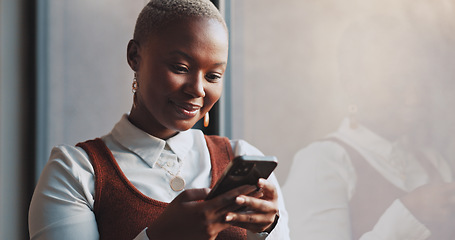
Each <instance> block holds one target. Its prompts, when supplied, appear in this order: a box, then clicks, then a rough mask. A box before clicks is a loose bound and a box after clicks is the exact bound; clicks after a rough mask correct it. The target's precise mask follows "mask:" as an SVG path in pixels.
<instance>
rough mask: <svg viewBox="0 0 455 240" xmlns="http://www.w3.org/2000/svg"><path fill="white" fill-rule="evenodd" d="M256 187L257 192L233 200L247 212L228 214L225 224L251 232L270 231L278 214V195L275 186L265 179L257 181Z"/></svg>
mask: <svg viewBox="0 0 455 240" xmlns="http://www.w3.org/2000/svg"><path fill="white" fill-rule="evenodd" d="M257 186H258V187H259V189H260V190H259V191H257V192H254V193H252V194H250V195H240V196H238V197H237V198H236V199H235V202H236V204H238V205H240V206H245V207H247V211H245V212H229V213H228V214H227V215H226V219H225V220H226V222H230V223H231V224H232V225H235V226H239V227H242V228H245V229H248V230H250V231H252V232H264V231H266V230H270V229H269V228H270V227H271V226H272V224H273V223H274V221H275V217H276V215H277V213H278V193H277V190H276V188H275V186H274V185H273V184H272V183H270V182H268V181H267V180H265V179H262V178H261V179H259V181H258V185H257Z"/></svg>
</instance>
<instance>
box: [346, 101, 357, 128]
mask: <svg viewBox="0 0 455 240" xmlns="http://www.w3.org/2000/svg"><path fill="white" fill-rule="evenodd" d="M358 111H359V108H358V107H357V105H355V104H350V105H349V106H348V113H349V127H350V128H351V129H356V128H357V127H358V126H359V124H358V123H357V120H356V115H357V112H358Z"/></svg>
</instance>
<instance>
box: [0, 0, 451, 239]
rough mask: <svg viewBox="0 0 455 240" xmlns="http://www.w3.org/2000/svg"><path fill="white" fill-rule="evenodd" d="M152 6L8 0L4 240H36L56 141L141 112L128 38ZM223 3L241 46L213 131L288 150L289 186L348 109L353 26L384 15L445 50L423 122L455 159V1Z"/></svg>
mask: <svg viewBox="0 0 455 240" xmlns="http://www.w3.org/2000/svg"><path fill="white" fill-rule="evenodd" d="M146 2H147V1H146V0H135V1H124V0H97V1H89V0H79V1H70V0H0V239H27V238H28V230H27V211H28V204H29V201H30V198H31V195H32V193H33V189H34V185H35V183H36V181H37V179H38V178H39V175H40V172H41V170H42V168H43V166H44V164H45V163H46V161H47V158H48V156H49V153H50V150H51V148H52V146H54V145H57V144H61V143H66V144H76V143H77V142H79V141H83V140H86V139H91V138H94V137H98V136H101V135H104V134H106V133H108V132H109V131H110V130H111V128H112V126H113V125H114V124H115V123H116V122H117V121H118V119H119V118H120V117H121V115H122V114H123V113H126V112H128V111H129V109H130V105H131V102H132V93H131V82H132V79H133V72H132V71H131V70H130V69H129V67H128V65H127V62H126V45H127V43H128V41H129V40H130V39H131V37H132V34H133V28H134V24H135V20H136V17H137V15H138V13H139V12H140V10H141V9H142V7H143V6H144V5H145V4H146ZM214 2H215V4H217V5H218V6H219V8H220V10H221V11H222V12H223V13H224V14H225V18H226V21H227V23H228V26H229V28H230V38H231V46H230V59H229V67H228V72H227V73H226V76H225V89H224V91H225V93H224V95H223V97H222V99H221V100H220V103H219V104H218V106H217V109H216V111H214V114H213V115H215V116H212V118H211V126H212V128H213V129H211V130H210V131H209V133H216V134H220V135H224V136H228V137H230V138H234V139H237V138H241V139H245V140H247V141H248V142H250V143H251V144H253V145H255V146H256V147H258V148H259V149H260V150H262V151H263V152H264V154H267V155H276V156H277V157H278V158H279V161H280V164H279V167H278V169H277V170H276V175H277V177H278V179H279V181H280V183H281V184H284V183H285V181H286V177H287V173H288V172H289V168H290V166H291V163H292V159H293V156H294V155H295V153H296V152H297V151H298V150H299V149H301V148H303V147H305V146H306V145H307V144H309V143H310V142H312V141H315V140H318V139H320V138H323V137H324V136H325V135H326V134H328V133H330V132H333V131H335V130H336V129H337V128H338V126H339V124H340V122H341V121H342V119H343V118H344V117H346V116H347V115H348V106H349V104H350V103H351V102H350V99H349V98H348V97H347V96H346V94H345V92H346V91H345V89H344V86H343V82H342V81H340V79H341V78H340V76H341V71H340V66H343V65H342V64H340V63H343V64H346V62H345V60H340V58H339V56H340V51H341V50H340V43H341V39H342V36H343V34H344V33H345V32H346V29H348V28H349V27H350V26H352V24H356V23H359V22H360V23H362V22H363V21H364V20H365V19H368V18H369V17H371V16H378V15H379V16H384V15H385V16H391V17H390V19H397V21H399V22H400V23H404V24H405V25H407V26H411V27H416V26H417V27H418V28H419V29H423V30H421V31H422V32H420V35H418V36H419V37H418V38H419V40H420V37H422V38H425V39H426V40H425V42H426V44H425V46H428V47H429V48H433V47H436V48H437V51H435V52H432V53H431V54H432V55H431V57H430V58H426V57H425V59H427V60H429V61H427V62H426V63H425V66H431V71H427V72H425V73H424V74H425V76H426V77H425V78H424V82H425V83H426V84H427V85H426V87H425V88H424V91H423V92H422V94H424V95H425V97H426V99H427V100H426V103H425V108H422V111H424V113H425V114H426V118H425V122H422V126H423V128H425V134H424V135H425V138H424V139H425V141H427V144H428V145H431V146H433V147H434V148H435V149H437V150H438V151H439V152H440V153H441V154H442V155H443V156H444V157H445V158H446V159H448V161H449V162H450V164H452V166H453V165H454V162H455V160H454V159H453V156H454V154H455V137H454V136H453V133H454V132H455V127H454V126H455V124H454V123H455V114H454V113H455V111H454V110H453V108H452V107H453V105H454V103H455V94H454V89H455V88H454V87H455V81H454V80H453V77H454V76H455V73H454V71H455V68H454V67H453V66H454V62H455V61H454V53H455V52H454V51H455V48H454V44H455V21H454V16H455V1H453V0H440V1H430V0H413V1H411V0H370V1H361V0H346V1H337V0H284V1H273V0H247V1H243V0H220V1H214ZM367 27H368V26H367ZM427 38H428V39H427ZM415 40H417V39H416V38H409V39H408V40H407V41H409V45H412V43H413V42H414V41H415ZM354 45H355V43H354ZM405 46H408V44H407V42H405V43H404V44H401V45H400V49H402V48H404V47H405ZM425 56H427V55H425ZM380 57H381V58H387V57H388V56H387V55H382V56H380ZM392 58H393V57H391V60H395V61H396V64H395V65H396V66H400V61H399V60H397V59H392ZM416 76H421V74H420V73H416ZM411 78H414V77H411ZM377 89H378V92H377V94H379V95H381V94H383V93H382V92H380V87H378V88H377ZM388 104H390V105H393V104H394V102H391V103H388ZM386 106H387V105H386ZM393 117H394V116H390V118H391V119H393ZM212 119H213V121H212ZM392 124H393V121H392Z"/></svg>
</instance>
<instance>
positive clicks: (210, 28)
mask: <svg viewBox="0 0 455 240" xmlns="http://www.w3.org/2000/svg"><path fill="white" fill-rule="evenodd" d="M144 40H145V42H144V43H141V44H142V45H143V46H145V48H146V49H148V50H151V51H153V52H156V51H160V52H162V51H171V50H185V51H193V50H199V51H201V50H202V51H205V52H206V53H207V51H210V52H211V53H214V52H219V53H221V52H222V53H223V54H224V53H226V54H227V50H228V33H227V29H226V27H225V26H224V24H222V23H220V22H219V21H218V20H216V19H211V18H205V17H197V18H181V19H176V20H174V21H172V22H170V23H169V24H166V26H165V27H163V28H162V29H161V30H159V31H157V32H155V33H152V34H150V36H148V37H147V38H146V39H144Z"/></svg>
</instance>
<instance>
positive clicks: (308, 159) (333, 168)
mask: <svg viewBox="0 0 455 240" xmlns="http://www.w3.org/2000/svg"><path fill="white" fill-rule="evenodd" d="M292 171H296V172H297V174H298V175H300V174H301V173H302V172H305V174H309V175H311V174H317V175H318V176H328V175H331V176H333V175H338V176H339V177H341V178H343V179H345V180H347V179H351V178H353V177H354V176H355V175H356V174H355V170H354V166H353V165H352V162H351V159H350V158H349V155H348V153H347V152H346V150H345V149H344V148H343V147H342V146H341V145H339V144H338V143H336V142H334V141H330V140H321V141H316V142H313V143H311V144H309V145H308V146H306V147H304V148H302V149H300V150H299V151H297V153H296V154H295V155H294V159H293V162H292V167H291V172H292Z"/></svg>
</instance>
